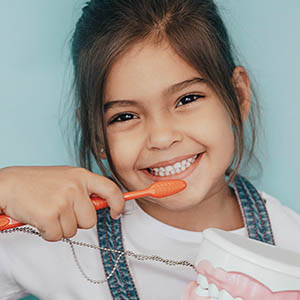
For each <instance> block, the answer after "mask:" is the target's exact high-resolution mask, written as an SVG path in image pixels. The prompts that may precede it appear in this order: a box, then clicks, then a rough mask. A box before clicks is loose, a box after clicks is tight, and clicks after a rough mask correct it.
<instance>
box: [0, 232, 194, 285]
mask: <svg viewBox="0 0 300 300" xmlns="http://www.w3.org/2000/svg"><path fill="white" fill-rule="evenodd" d="M0 232H1V233H14V232H23V233H28V234H32V235H36V236H39V237H41V234H40V233H39V232H38V231H37V230H34V229H32V228H30V227H16V228H13V229H7V230H4V231H0ZM61 241H62V242H65V243H67V244H69V245H70V247H71V251H72V255H73V258H74V261H75V263H76V265H77V267H78V269H79V271H80V273H81V274H82V276H83V277H84V278H85V279H86V280H87V281H89V282H90V283H94V284H101V283H105V282H107V281H108V280H109V279H110V278H111V276H113V274H114V272H115V271H116V269H117V268H118V264H119V261H120V259H121V258H122V256H123V255H127V256H129V257H133V258H135V259H137V260H140V261H146V260H153V261H157V262H159V263H162V264H166V265H168V266H184V267H189V268H192V269H193V270H194V271H196V267H195V265H193V264H192V263H190V262H189V261H187V260H180V261H177V260H172V259H166V258H163V257H160V256H158V255H144V254H136V253H134V252H132V251H129V250H125V251H119V250H116V249H109V248H104V247H100V246H97V245H92V244H88V243H84V242H78V241H73V240H71V239H68V238H62V240H61ZM75 245H76V246H81V247H87V248H91V249H95V250H102V251H110V252H114V253H116V254H118V255H119V256H118V258H117V260H116V262H115V264H114V267H113V269H112V271H111V272H110V273H109V274H108V276H107V277H106V278H105V279H102V280H96V279H92V278H90V277H89V276H87V275H86V273H85V272H84V271H83V269H82V267H81V264H80V262H79V260H78V256H77V254H76V251H75V247H74V246H75Z"/></svg>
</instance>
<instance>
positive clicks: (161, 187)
mask: <svg viewBox="0 0 300 300" xmlns="http://www.w3.org/2000/svg"><path fill="white" fill-rule="evenodd" d="M185 187H186V182H185V181H183V180H162V181H157V182H155V183H153V184H151V185H150V186H149V187H148V188H146V189H144V190H140V191H134V192H128V193H124V194H123V196H124V199H125V201H127V200H131V199H136V198H141V197H145V196H151V197H154V198H163V197H167V196H170V195H173V194H176V193H179V192H180V191H182V190H184V189H185ZM91 200H92V202H93V204H94V206H95V208H96V210H98V209H103V208H105V207H107V206H108V204H107V202H106V201H105V200H104V199H102V198H100V197H97V196H91ZM22 225H25V224H23V223H20V222H18V221H16V220H14V219H13V218H11V217H9V216H7V215H0V231H2V230H6V229H11V228H15V227H18V226H22Z"/></svg>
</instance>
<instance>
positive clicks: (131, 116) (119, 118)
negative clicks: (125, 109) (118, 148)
mask: <svg viewBox="0 0 300 300" xmlns="http://www.w3.org/2000/svg"><path fill="white" fill-rule="evenodd" d="M132 119H137V116H136V115H134V114H131V113H122V114H118V115H116V116H114V117H113V118H112V119H111V121H110V122H109V123H110V124H112V123H116V122H126V121H130V120H132Z"/></svg>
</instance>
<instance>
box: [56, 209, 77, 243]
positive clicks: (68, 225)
mask: <svg viewBox="0 0 300 300" xmlns="http://www.w3.org/2000/svg"><path fill="white" fill-rule="evenodd" d="M59 220H60V225H61V229H62V234H63V237H65V238H71V237H73V236H74V235H75V234H76V232H77V218H76V216H75V214H74V210H73V208H70V209H66V210H64V211H63V212H61V214H60V216H59Z"/></svg>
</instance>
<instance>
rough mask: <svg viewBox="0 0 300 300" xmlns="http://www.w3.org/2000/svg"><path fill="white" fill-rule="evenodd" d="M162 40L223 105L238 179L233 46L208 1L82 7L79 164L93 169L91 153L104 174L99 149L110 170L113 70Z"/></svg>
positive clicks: (110, 0)
mask: <svg viewBox="0 0 300 300" xmlns="http://www.w3.org/2000/svg"><path fill="white" fill-rule="evenodd" d="M149 37H151V38H154V40H156V41H157V42H159V41H161V40H162V39H165V40H166V41H167V42H168V43H169V44H170V46H171V47H172V48H173V49H174V50H175V52H176V53H177V54H178V55H179V56H180V57H181V58H183V59H184V60H185V61H186V62H188V63H189V64H191V65H192V66H193V67H194V68H195V69H196V70H198V71H199V73H201V75H202V76H203V77H204V78H205V79H206V80H207V82H208V84H209V85H210V86H211V87H212V88H213V89H214V91H215V92H216V93H217V94H218V96H219V97H220V99H222V100H223V105H224V106H225V108H226V109H227V111H228V113H229V115H230V117H231V120H232V127H233V132H234V137H235V147H234V149H235V152H234V156H233V159H232V162H231V165H230V167H229V168H228V170H227V174H229V173H230V180H232V179H233V178H234V176H235V175H236V173H237V171H238V168H239V166H240V164H241V162H242V158H243V154H244V153H245V150H246V148H245V137H244V125H243V122H242V119H241V113H240V108H239V101H238V98H237V95H236V93H235V89H234V86H233V82H232V74H233V70H234V68H235V67H236V63H235V60H234V56H233V51H232V44H231V41H230V38H229V36H228V33H227V30H226V28H225V25H224V23H223V21H222V19H221V17H220V14H219V12H218V9H217V7H216V5H215V3H214V2H213V1H212V0H92V1H90V2H89V3H88V4H87V5H86V6H85V7H84V8H83V13H82V16H81V18H80V19H79V21H78V23H77V25H76V30H75V33H74V35H73V39H72V58H73V64H74V69H75V87H76V96H77V106H78V107H79V108H80V126H81V129H80V130H79V131H78V132H79V134H78V136H77V137H78V139H77V142H78V144H79V147H80V164H81V166H83V167H86V168H88V169H91V168H92V166H91V154H93V155H94V157H95V159H96V162H97V164H98V165H99V167H100V168H101V170H102V172H104V174H105V175H107V170H106V169H105V167H104V165H103V163H102V161H101V159H100V149H101V148H102V147H104V148H105V150H106V154H107V158H108V162H109V165H110V169H111V171H112V172H113V174H114V175H115V176H116V179H118V174H116V171H115V169H114V166H113V162H112V160H111V156H110V153H109V147H108V146H107V139H106V134H105V124H104V121H103V93H104V86H105V80H106V77H107V74H108V72H109V69H110V67H111V65H112V64H113V63H114V62H115V61H116V59H117V58H118V57H120V55H122V53H124V52H125V51H126V50H128V49H129V47H130V46H132V45H133V44H135V43H137V42H140V41H142V40H144V39H146V38H149ZM254 116H255V114H254V112H253V105H252V108H251V111H250V114H249V117H248V120H249V123H250V128H251V137H250V148H249V150H248V154H249V156H248V160H247V162H248V161H249V160H250V159H251V157H252V156H253V150H254V144H255V139H256V136H255V117H254Z"/></svg>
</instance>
